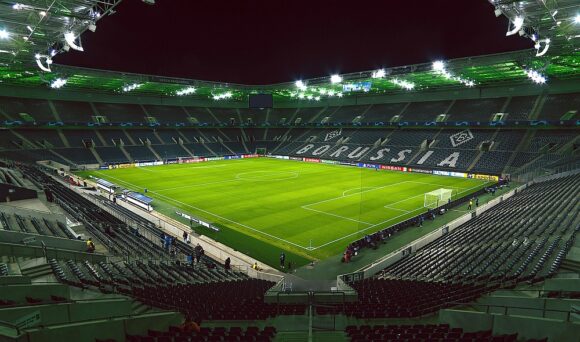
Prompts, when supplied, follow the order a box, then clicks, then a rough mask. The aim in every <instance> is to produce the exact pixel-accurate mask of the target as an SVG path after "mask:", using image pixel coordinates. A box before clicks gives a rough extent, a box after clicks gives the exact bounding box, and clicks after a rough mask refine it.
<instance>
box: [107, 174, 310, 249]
mask: <svg viewBox="0 0 580 342" xmlns="http://www.w3.org/2000/svg"><path fill="white" fill-rule="evenodd" d="M96 173H99V174H102V173H101V172H100V171H96ZM105 176H106V175H105ZM107 177H109V178H112V179H116V180H117V181H119V182H121V183H125V184H129V185H130V186H132V187H135V188H139V187H138V186H137V185H135V184H132V183H129V182H127V181H124V180H122V179H119V178H115V177H113V176H107ZM149 192H151V193H153V194H157V195H158V196H160V197H163V198H165V199H166V201H172V202H175V203H179V204H182V205H185V206H187V207H190V208H192V209H195V210H199V211H201V212H204V213H206V214H209V215H211V216H214V217H217V218H219V219H222V220H224V221H228V222H231V223H234V224H237V225H239V226H241V227H244V228H247V229H250V230H252V231H255V232H256V233H260V234H263V235H266V236H268V237H271V238H274V239H276V240H280V241H283V242H286V243H287V244H289V245H292V246H295V247H299V248H302V249H305V250H310V249H309V247H304V246H300V245H299V244H296V243H294V242H291V241H288V240H285V239H282V238H279V237H277V236H274V235H272V234H268V233H266V232H263V231H260V230H258V229H256V228H253V227H250V226H248V225H245V224H243V223H239V222H236V221H234V220H230V219H228V218H225V217H223V216H220V215H217V214H214V213H212V212H210V211H207V210H204V209H201V208H198V207H195V206H193V205H190V204H187V203H183V202H181V201H178V200H175V199H173V198H170V197H167V196H165V195H162V194H160V193H158V192H155V191H152V190H149Z"/></svg>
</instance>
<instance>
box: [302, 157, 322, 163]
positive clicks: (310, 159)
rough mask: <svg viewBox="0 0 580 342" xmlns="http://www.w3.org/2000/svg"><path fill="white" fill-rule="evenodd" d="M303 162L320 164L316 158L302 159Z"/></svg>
mask: <svg viewBox="0 0 580 342" xmlns="http://www.w3.org/2000/svg"><path fill="white" fill-rule="evenodd" d="M304 161H305V162H309V163H320V159H317V158H304Z"/></svg>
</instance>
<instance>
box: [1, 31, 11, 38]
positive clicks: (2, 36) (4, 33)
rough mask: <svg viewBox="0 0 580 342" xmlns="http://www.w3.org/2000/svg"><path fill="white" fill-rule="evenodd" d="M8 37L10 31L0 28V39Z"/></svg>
mask: <svg viewBox="0 0 580 342" xmlns="http://www.w3.org/2000/svg"><path fill="white" fill-rule="evenodd" d="M8 38H10V33H8V31H6V29H2V30H0V39H8Z"/></svg>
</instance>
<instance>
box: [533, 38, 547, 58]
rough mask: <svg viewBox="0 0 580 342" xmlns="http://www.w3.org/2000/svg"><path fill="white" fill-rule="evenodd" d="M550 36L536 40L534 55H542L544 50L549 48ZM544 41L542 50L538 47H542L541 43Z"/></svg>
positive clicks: (544, 52)
mask: <svg viewBox="0 0 580 342" xmlns="http://www.w3.org/2000/svg"><path fill="white" fill-rule="evenodd" d="M550 42H551V41H550V38H546V39H544V40H538V41H537V42H536V44H535V45H534V47H535V48H536V57H542V56H543V55H545V54H546V52H548V49H549V48H550ZM541 43H544V48H543V49H542V51H540V49H541V48H542V44H541Z"/></svg>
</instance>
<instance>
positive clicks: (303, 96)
mask: <svg viewBox="0 0 580 342" xmlns="http://www.w3.org/2000/svg"><path fill="white" fill-rule="evenodd" d="M305 97H306V95H305V94H304V93H300V94H298V98H299V99H304V98H305Z"/></svg>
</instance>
